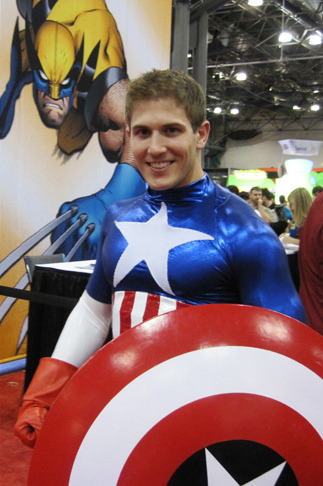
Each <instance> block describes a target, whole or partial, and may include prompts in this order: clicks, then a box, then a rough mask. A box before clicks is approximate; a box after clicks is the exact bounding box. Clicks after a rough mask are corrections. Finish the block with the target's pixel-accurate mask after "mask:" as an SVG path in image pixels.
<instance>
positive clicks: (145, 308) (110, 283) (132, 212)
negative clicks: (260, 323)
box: [86, 174, 306, 337]
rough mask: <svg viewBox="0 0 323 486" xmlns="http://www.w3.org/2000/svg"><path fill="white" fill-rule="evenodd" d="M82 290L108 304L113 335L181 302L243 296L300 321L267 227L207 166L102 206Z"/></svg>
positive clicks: (300, 311)
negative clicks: (193, 177) (93, 259)
mask: <svg viewBox="0 0 323 486" xmlns="http://www.w3.org/2000/svg"><path fill="white" fill-rule="evenodd" d="M86 290H87V292H88V294H89V295H90V296H91V297H92V298H94V299H95V300H98V301H100V302H103V303H108V304H112V309H113V310H112V322H113V336H114V337H116V336H117V335H118V334H119V333H120V330H121V331H124V330H126V329H127V328H130V327H133V326H134V325H136V324H139V323H140V322H142V321H143V320H147V319H148V318H151V317H154V316H156V315H158V314H161V313H164V312H167V311H168V310H174V309H176V308H178V306H183V305H200V304H210V303H236V304H245V305H252V306H258V307H265V308H268V309H271V310H274V311H277V312H281V313H283V314H286V315H289V316H291V317H294V318H296V319H299V320H300V321H302V322H306V321H305V315H304V311H303V308H302V305H301V303H300V300H299V297H298V294H297V292H296V290H295V287H294V285H293V282H292V280H291V277H290V273H289V270H288V263H287V257H286V255H285V252H284V250H283V247H282V245H281V243H280V242H279V240H278V238H277V237H276V235H275V234H274V232H273V231H272V230H271V228H270V227H269V226H268V225H266V224H265V223H264V222H263V221H262V220H261V219H260V218H259V217H258V216H257V215H256V214H255V212H254V211H253V210H252V208H250V206H248V205H247V204H246V203H245V202H244V201H242V200H241V199H239V197H237V196H234V195H232V193H230V192H229V191H227V190H226V189H224V188H222V187H221V186H219V185H218V184H215V183H214V182H213V181H212V180H211V179H210V177H209V176H208V175H207V174H206V175H205V176H204V177H203V178H202V179H201V180H199V181H196V182H193V183H192V184H190V185H188V186H185V187H180V188H176V189H170V190H164V191H155V190H152V189H150V188H149V189H148V190H147V191H146V193H145V194H144V195H142V196H139V197H137V198H133V199H129V200H125V201H119V202H117V203H116V204H114V205H113V206H111V207H109V208H108V210H107V213H106V216H105V219H104V222H103V225H102V230H101V240H100V244H99V251H98V255H97V263H96V266H95V270H94V272H93V275H92V276H91V278H90V281H89V283H88V285H87V289H86ZM150 309H151V310H150ZM125 320H126V321H127V322H126V323H125Z"/></svg>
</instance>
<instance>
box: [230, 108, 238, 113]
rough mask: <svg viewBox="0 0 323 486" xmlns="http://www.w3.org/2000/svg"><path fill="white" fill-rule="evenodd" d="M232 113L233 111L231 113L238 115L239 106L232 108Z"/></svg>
mask: <svg viewBox="0 0 323 486" xmlns="http://www.w3.org/2000/svg"><path fill="white" fill-rule="evenodd" d="M230 113H231V115H238V113H239V108H231V110H230Z"/></svg>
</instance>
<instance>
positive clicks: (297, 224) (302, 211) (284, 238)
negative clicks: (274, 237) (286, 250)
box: [279, 187, 312, 245]
mask: <svg viewBox="0 0 323 486" xmlns="http://www.w3.org/2000/svg"><path fill="white" fill-rule="evenodd" d="M288 202H289V207H290V210H291V212H292V216H293V220H292V224H291V225H290V226H289V231H288V232H287V233H283V234H281V235H280V237H279V238H280V240H281V242H282V243H283V244H287V243H291V244H295V245H299V235H300V232H301V229H302V227H303V225H304V222H305V219H306V216H307V214H308V212H309V210H310V207H311V205H312V197H311V195H310V193H309V192H308V190H307V189H305V188H304V187H298V188H297V189H294V190H293V191H292V192H291V193H290V195H289V196H288Z"/></svg>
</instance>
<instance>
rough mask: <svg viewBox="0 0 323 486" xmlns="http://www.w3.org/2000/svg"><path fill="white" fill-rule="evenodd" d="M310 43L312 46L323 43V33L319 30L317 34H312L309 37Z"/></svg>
mask: <svg viewBox="0 0 323 486" xmlns="http://www.w3.org/2000/svg"><path fill="white" fill-rule="evenodd" d="M308 43H309V44H310V45H311V46H319V45H320V44H322V35H321V34H319V33H317V32H316V33H315V34H311V35H310V36H309V37H308Z"/></svg>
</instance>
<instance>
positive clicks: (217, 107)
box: [213, 106, 222, 115]
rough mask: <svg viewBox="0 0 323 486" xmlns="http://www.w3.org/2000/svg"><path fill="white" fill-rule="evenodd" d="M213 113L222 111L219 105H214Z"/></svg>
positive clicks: (217, 113)
mask: <svg viewBox="0 0 323 486" xmlns="http://www.w3.org/2000/svg"><path fill="white" fill-rule="evenodd" d="M213 113H215V114H216V115H219V114H220V113H222V108H221V106H216V107H215V108H214V110H213Z"/></svg>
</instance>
